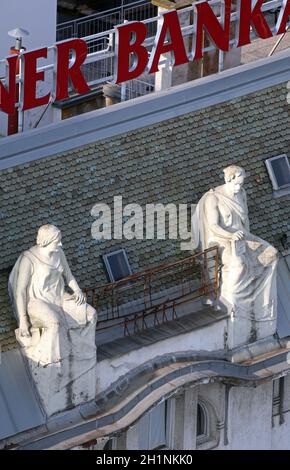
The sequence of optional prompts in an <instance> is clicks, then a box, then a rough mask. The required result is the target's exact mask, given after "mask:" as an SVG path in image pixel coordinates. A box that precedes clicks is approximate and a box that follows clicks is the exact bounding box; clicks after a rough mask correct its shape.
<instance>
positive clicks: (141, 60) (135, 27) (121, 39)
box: [116, 21, 148, 83]
mask: <svg viewBox="0 0 290 470" xmlns="http://www.w3.org/2000/svg"><path fill="white" fill-rule="evenodd" d="M116 29H117V41H118V55H117V61H118V65H117V67H118V70H117V77H116V83H121V82H126V81H127V80H133V78H137V77H139V75H141V74H142V73H143V72H144V70H145V68H146V65H147V62H148V52H147V49H146V47H144V46H142V43H143V42H144V41H145V39H146V34H147V28H146V25H145V24H143V23H139V22H138V21H134V22H133V23H128V24H125V25H122V26H118V27H117V28H116ZM131 36H133V38H134V39H133V42H132V41H131ZM131 54H135V58H134V63H133V65H131V61H130V59H131V57H132V56H131ZM132 67H133V68H132Z"/></svg>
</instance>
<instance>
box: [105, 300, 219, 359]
mask: <svg viewBox="0 0 290 470" xmlns="http://www.w3.org/2000/svg"><path fill="white" fill-rule="evenodd" d="M227 316H228V315H227V313H225V312H224V311H222V310H214V309H213V308H212V307H203V308H202V309H201V310H199V311H197V312H194V313H190V314H188V315H185V316H182V317H181V318H178V319H177V320H172V321H169V322H166V323H164V324H161V325H158V326H154V327H151V328H148V329H146V330H143V331H140V332H138V333H135V334H134V335H132V336H124V337H122V338H117V339H115V340H113V341H110V342H106V343H105V344H100V343H99V344H98V341H97V347H98V352H97V356H98V362H100V361H102V360H104V359H112V358H114V357H118V356H121V355H123V354H127V353H128V352H130V351H134V350H137V349H140V348H142V347H144V346H149V345H151V344H154V343H157V342H159V341H162V340H166V339H168V338H172V337H174V336H177V335H181V334H184V333H188V332H189V331H193V330H196V329H199V328H203V327H205V326H209V325H211V324H213V323H216V322H218V321H220V320H223V319H224V318H227Z"/></svg>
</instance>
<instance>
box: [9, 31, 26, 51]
mask: <svg viewBox="0 0 290 470" xmlns="http://www.w3.org/2000/svg"><path fill="white" fill-rule="evenodd" d="M8 35H9V36H11V37H12V38H15V39H16V42H15V46H14V49H15V50H16V51H20V50H21V49H22V48H23V46H22V39H23V38H24V37H25V36H29V32H28V31H26V29H23V28H15V29H11V31H8Z"/></svg>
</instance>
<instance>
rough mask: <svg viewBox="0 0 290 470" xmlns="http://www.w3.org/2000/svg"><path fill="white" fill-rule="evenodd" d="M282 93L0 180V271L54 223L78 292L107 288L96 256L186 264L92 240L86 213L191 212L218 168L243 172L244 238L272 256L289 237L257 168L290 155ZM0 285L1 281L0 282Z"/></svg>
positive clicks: (166, 243) (174, 250)
mask: <svg viewBox="0 0 290 470" xmlns="http://www.w3.org/2000/svg"><path fill="white" fill-rule="evenodd" d="M286 95H287V90H286V84H282V85H279V86H274V87H271V88H268V89H265V90H263V91H260V92H257V93H253V94H250V95H247V96H244V97H242V98H236V99H234V100H231V101H229V102H227V103H223V104H219V105H216V106H211V107H209V108H206V109H203V110H201V111H197V112H194V113H191V114H186V115H183V116H181V117H177V118H175V119H174V118H173V119H170V120H166V121H163V122H160V123H158V124H156V125H153V126H148V127H144V128H140V129H138V130H134V131H132V132H128V133H126V134H122V135H119V136H116V137H113V138H110V139H104V140H103V141H98V142H96V143H95V144H90V145H86V146H84V147H81V148H77V149H75V150H74V151H69V152H64V153H61V154H58V155H54V156H51V157H48V158H44V159H41V160H38V161H34V162H32V163H27V164H24V165H21V166H18V167H14V168H10V169H7V170H3V171H1V172H0V201H1V202H0V241H1V250H2V252H1V260H0V269H2V270H7V269H9V267H11V266H13V264H14V263H15V261H16V259H17V257H18V256H19V254H20V253H21V252H22V251H23V250H25V249H27V248H29V247H30V246H31V245H32V244H34V240H35V235H36V231H37V229H38V227H39V226H40V225H42V224H45V223H54V224H55V225H57V226H58V227H59V228H60V229H61V231H62V234H63V245H64V249H65V252H66V255H67V258H68V260H69V262H70V265H71V268H72V271H73V272H74V274H75V276H76V278H77V279H78V281H79V283H80V285H81V286H82V287H89V286H92V285H95V284H96V283H97V282H101V283H103V282H106V275H105V271H104V267H103V264H102V261H101V257H100V255H101V254H103V253H106V252H108V251H112V250H114V249H117V248H120V247H122V248H125V249H126V251H127V253H128V258H129V261H130V263H131V266H132V269H133V271H135V272H136V271H140V270H141V269H143V268H145V267H148V266H152V265H157V264H160V263H164V262H165V261H166V260H168V259H173V258H177V257H181V256H186V255H187V253H186V252H180V243H179V242H178V241H175V240H168V239H166V240H161V241H156V240H147V241H140V240H131V241H128V240H112V241H101V242H100V241H96V240H94V239H92V236H91V225H92V223H93V222H94V218H93V217H92V216H91V214H90V212H91V209H92V207H93V205H94V204H96V203H100V202H104V203H107V204H109V205H110V206H112V205H113V197H114V196H123V205H126V204H128V203H139V204H141V205H142V206H143V207H144V206H145V204H148V203H158V202H159V203H164V204H167V203H176V204H180V203H196V202H197V201H198V199H199V198H200V197H201V195H202V194H203V193H204V192H205V191H206V190H208V189H209V188H211V187H213V186H216V185H218V184H221V182H222V169H223V168H224V167H225V166H227V165H229V164H233V163H235V164H240V165H241V166H244V167H245V169H246V171H247V179H246V183H245V187H246V190H247V194H248V205H249V210H250V221H251V229H252V231H253V233H255V234H257V235H259V236H261V237H262V238H264V239H266V240H267V241H269V242H270V243H273V244H274V245H275V246H277V247H278V248H281V244H280V238H281V236H282V235H283V234H288V236H290V204H289V202H290V196H285V197H282V198H279V199H274V198H273V196H272V185H271V182H270V180H269V177H268V173H267V171H266V167H265V164H264V160H265V159H266V158H268V157H271V156H274V155H279V154H280V153H288V154H289V142H290V138H289V137H290V125H289V124H290V123H289V106H288V105H287V102H286ZM6 277H7V276H6ZM5 285H6V278H5V279H4V277H3V279H2V278H1V290H2V292H1V309H0V332H1V333H0V341H1V347H2V350H3V349H4V350H5V349H6V348H9V347H12V346H14V344H15V343H14V342H13V341H14V340H13V331H12V330H13V328H14V322H13V320H12V315H11V308H10V307H9V306H8V303H7V295H6V290H5V289H6V288H5Z"/></svg>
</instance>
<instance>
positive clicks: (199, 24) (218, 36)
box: [193, 0, 231, 60]
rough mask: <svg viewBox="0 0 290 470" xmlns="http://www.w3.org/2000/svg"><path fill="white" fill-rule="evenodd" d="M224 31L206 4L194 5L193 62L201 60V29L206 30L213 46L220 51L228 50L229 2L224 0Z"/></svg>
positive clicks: (229, 0)
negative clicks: (194, 38)
mask: <svg viewBox="0 0 290 470" xmlns="http://www.w3.org/2000/svg"><path fill="white" fill-rule="evenodd" d="M224 3H225V15H224V18H223V24H224V29H223V28H222V26H221V25H220V23H219V21H218V19H217V17H216V15H215V14H214V12H213V11H212V9H211V7H210V6H209V5H208V3H207V2H203V3H199V4H197V5H195V8H196V15H195V16H196V43H195V50H194V56H193V60H196V59H201V58H202V43H203V28H205V29H206V31H207V32H208V34H209V35H210V37H211V39H212V41H213V42H214V43H215V45H216V46H217V47H218V48H219V49H221V50H222V51H225V52H226V51H228V50H229V42H230V14H231V0H224Z"/></svg>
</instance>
